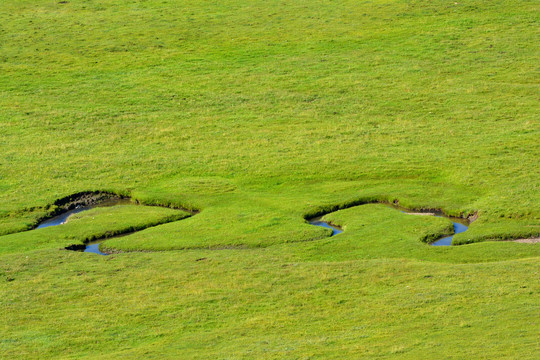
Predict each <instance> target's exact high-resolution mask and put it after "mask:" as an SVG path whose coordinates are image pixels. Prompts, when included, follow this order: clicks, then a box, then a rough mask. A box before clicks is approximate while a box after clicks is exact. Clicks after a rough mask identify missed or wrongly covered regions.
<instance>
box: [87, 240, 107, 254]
mask: <svg viewBox="0 0 540 360" xmlns="http://www.w3.org/2000/svg"><path fill="white" fill-rule="evenodd" d="M83 252H88V253H94V254H98V255H109V254H106V253H102V252H101V251H99V243H96V244H88V245H86V249H84V251H83Z"/></svg>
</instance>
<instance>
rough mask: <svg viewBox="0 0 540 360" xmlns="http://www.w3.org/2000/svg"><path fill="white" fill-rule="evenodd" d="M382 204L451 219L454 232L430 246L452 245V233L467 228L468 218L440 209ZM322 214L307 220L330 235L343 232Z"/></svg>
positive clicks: (409, 211)
mask: <svg viewBox="0 0 540 360" xmlns="http://www.w3.org/2000/svg"><path fill="white" fill-rule="evenodd" d="M384 205H387V206H389V207H391V208H393V209H396V210H399V211H401V212H402V213H404V214H408V215H424V216H425V215H427V216H435V217H444V218H447V219H449V220H450V221H452V224H453V225H454V234H452V235H449V236H443V237H442V238H440V239H438V240H435V241H434V242H432V243H431V244H430V245H432V246H450V245H452V239H453V238H454V235H456V234H459V233H462V232H465V231H467V229H468V228H469V220H468V219H463V218H458V217H452V216H447V215H446V214H444V213H443V212H442V211H432V210H429V211H422V210H418V211H414V210H410V209H407V208H403V207H399V206H397V205H392V204H384ZM356 206H362V205H356ZM328 214H330V213H328ZM325 215H327V214H325ZM323 216H324V215H322V216H317V217H315V218H312V219H308V222H309V223H310V224H311V225H315V226H322V227H325V228H328V229H332V234H331V235H330V236H334V235H337V234H340V233H342V232H343V229H341V228H339V227H337V226H336V225H333V224H331V223H329V222H326V221H322V220H321V219H322V217H323Z"/></svg>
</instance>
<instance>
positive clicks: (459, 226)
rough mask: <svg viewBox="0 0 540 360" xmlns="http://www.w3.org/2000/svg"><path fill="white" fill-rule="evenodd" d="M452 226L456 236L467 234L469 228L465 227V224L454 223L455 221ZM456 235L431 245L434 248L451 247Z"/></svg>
mask: <svg viewBox="0 0 540 360" xmlns="http://www.w3.org/2000/svg"><path fill="white" fill-rule="evenodd" d="M438 217H441V216H438ZM452 224H454V235H456V234H459V233H462V232H465V231H466V230H467V229H468V228H469V227H468V226H467V225H463V224H460V223H457V222H453V221H452ZM454 235H450V236H447V237H443V238H442V239H440V240H437V241H435V242H433V243H431V245H433V246H450V245H452V239H453V238H454Z"/></svg>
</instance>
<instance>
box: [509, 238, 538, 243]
mask: <svg viewBox="0 0 540 360" xmlns="http://www.w3.org/2000/svg"><path fill="white" fill-rule="evenodd" d="M511 241H512V242H517V243H522V244H538V243H540V237H537V238H529V239H517V240H511Z"/></svg>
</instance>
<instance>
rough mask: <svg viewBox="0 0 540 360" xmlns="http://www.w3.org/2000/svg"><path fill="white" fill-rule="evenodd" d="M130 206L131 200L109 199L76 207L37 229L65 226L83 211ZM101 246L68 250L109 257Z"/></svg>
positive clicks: (46, 221) (45, 222) (48, 220)
mask: <svg viewBox="0 0 540 360" xmlns="http://www.w3.org/2000/svg"><path fill="white" fill-rule="evenodd" d="M129 204H132V202H131V200H129V199H108V200H105V201H102V202H100V203H98V204H95V205H90V206H79V207H76V208H75V209H72V210H68V211H66V212H64V213H62V214H60V215H57V216H55V217H52V218H50V219H47V220H45V221H42V222H41V223H40V224H39V225H38V226H37V227H36V229H42V228H46V227H49V226H57V225H62V224H65V223H66V221H67V219H68V218H69V217H70V216H71V215H73V214H77V213H80V212H83V211H87V210H90V209H93V208H96V207H109V206H116V205H129ZM99 244H100V243H90V244H87V245H86V247H85V248H84V249H83V248H82V246H84V245H81V246H80V248H79V246H77V245H75V246H68V247H67V248H66V249H68V250H74V251H82V252H89V253H94V254H99V255H109V254H106V253H102V252H101V251H99Z"/></svg>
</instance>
